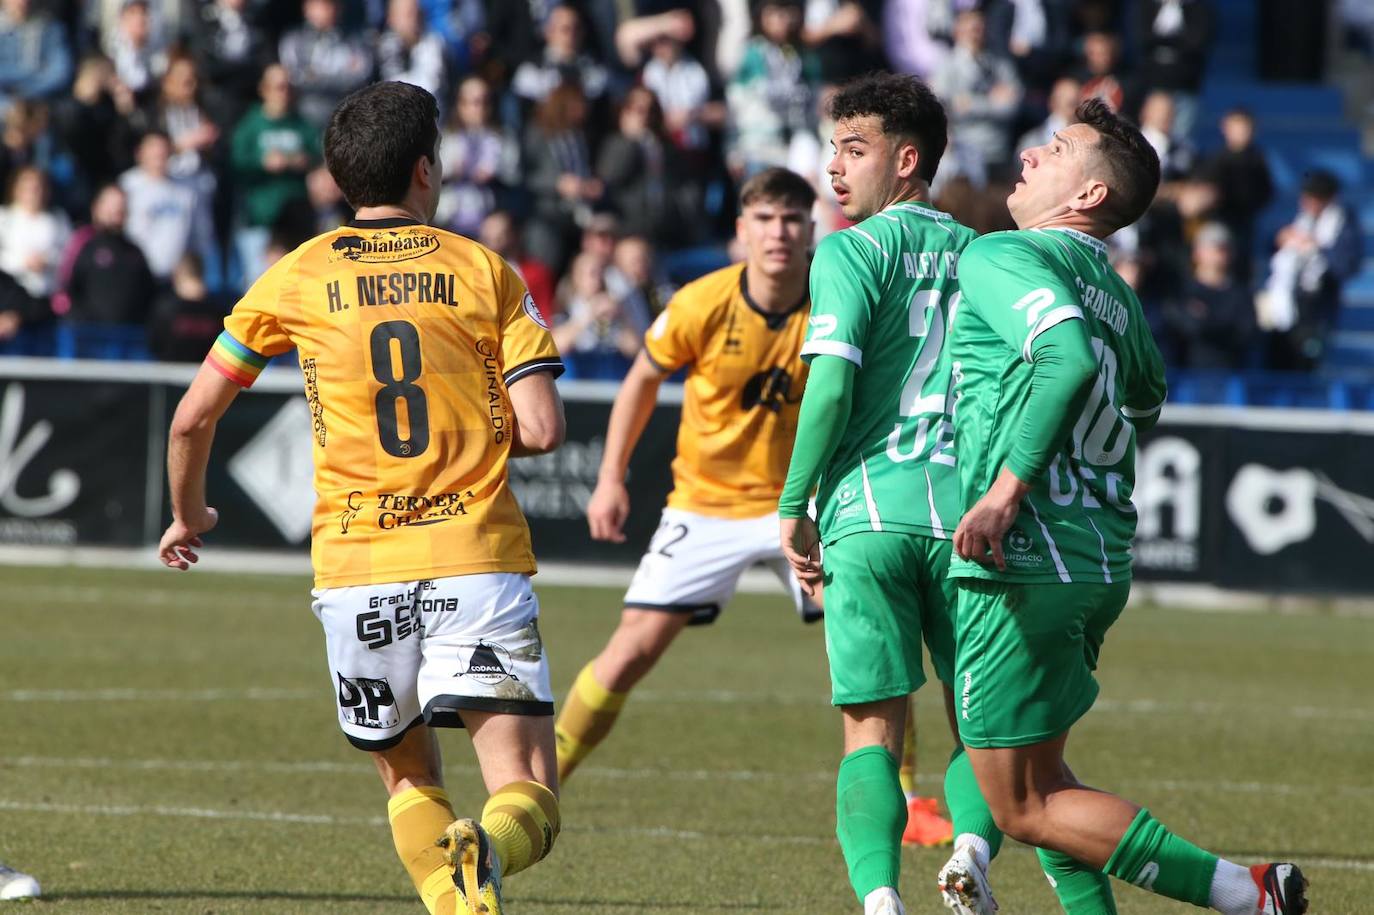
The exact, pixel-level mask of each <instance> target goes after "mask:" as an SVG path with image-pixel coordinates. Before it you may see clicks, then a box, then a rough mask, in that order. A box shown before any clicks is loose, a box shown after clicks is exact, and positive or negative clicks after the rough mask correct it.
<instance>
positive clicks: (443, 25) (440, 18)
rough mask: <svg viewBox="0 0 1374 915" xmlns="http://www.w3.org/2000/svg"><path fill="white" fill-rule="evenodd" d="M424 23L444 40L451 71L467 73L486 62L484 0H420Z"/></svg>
mask: <svg viewBox="0 0 1374 915" xmlns="http://www.w3.org/2000/svg"><path fill="white" fill-rule="evenodd" d="M420 8H421V9H422V10H424V15H425V22H427V23H429V27H430V28H432V29H434V30H435V31H437V32H438V33H439V35H440V36H441V37H442V38H443V39H444V46H445V49H446V50H445V56H446V57H447V59H448V62H449V65H450V67H451V69H452V71H453V72H454V73H468V72H470V71H472V70H473V69H474V63H476V62H485V60H486V57H487V52H488V50H489V49H490V48H491V36H490V35H489V34H488V33H487V4H486V2H485V0H421V3H420Z"/></svg>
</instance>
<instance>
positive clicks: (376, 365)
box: [371, 321, 429, 458]
mask: <svg viewBox="0 0 1374 915" xmlns="http://www.w3.org/2000/svg"><path fill="white" fill-rule="evenodd" d="M371 349H372V377H373V378H376V379H377V381H379V382H381V385H382V386H381V388H379V389H378V391H377V401H376V404H377V410H376V412H377V438H378V440H379V441H380V442H381V445H382V450H384V451H385V452H386V453H387V454H389V455H391V456H393V457H401V458H413V457H417V456H419V455H421V454H423V453H424V452H425V449H426V448H428V447H429V401H428V400H427V399H426V398H425V389H424V388H422V387H420V386H419V385H418V384H416V383H415V382H416V381H418V380H419V378H420V371H421V368H422V366H421V363H420V332H419V331H418V330H416V329H415V325H414V324H411V323H410V322H409V321H384V322H383V323H381V324H378V325H377V326H376V327H374V328H372V337H371ZM402 403H404V404H405V427H406V437H405V438H402V437H401V406H400V405H401V404H402Z"/></svg>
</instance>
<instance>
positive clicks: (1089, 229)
mask: <svg viewBox="0 0 1374 915" xmlns="http://www.w3.org/2000/svg"><path fill="white" fill-rule="evenodd" d="M1017 228H1018V229H1076V230H1077V231H1079V232H1082V233H1083V234H1084V235H1091V236H1092V237H1093V238H1096V239H1103V238H1106V237H1107V236H1108V235H1111V234H1112V233H1111V232H1108V231H1107V230H1106V228H1105V227H1104V226H1101V225H1099V224H1098V223H1096V222H1094V221H1093V219H1092V217H1090V216H1087V215H1086V214H1084V213H1082V212H1080V211H1078V210H1069V211H1068V212H1067V213H1063V212H1060V213H1055V212H1050V213H1046V214H1045V215H1044V216H1042V217H1040V218H1039V219H1032V220H1028V221H1027V223H1026V224H1025V225H1020V224H1018V225H1017Z"/></svg>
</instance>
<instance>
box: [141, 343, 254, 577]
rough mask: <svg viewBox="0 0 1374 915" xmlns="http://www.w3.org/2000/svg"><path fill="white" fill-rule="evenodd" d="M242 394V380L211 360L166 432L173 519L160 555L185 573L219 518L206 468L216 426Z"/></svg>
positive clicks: (195, 559) (202, 369)
mask: <svg viewBox="0 0 1374 915" xmlns="http://www.w3.org/2000/svg"><path fill="white" fill-rule="evenodd" d="M238 392H239V385H238V383H237V382H234V381H230V380H229V379H228V378H226V377H225V376H224V375H223V374H221V372H220V370H219V369H217V368H215V367H213V366H211V365H209V364H208V363H207V364H204V365H202V366H201V367H200V371H199V372H197V373H196V377H195V380H194V381H192V382H191V387H190V388H188V389H187V391H186V393H185V394H184V395H183V396H182V398H181V403H179V404H177V410H176V414H175V415H174V416H173V417H172V428H171V429H170V431H169V432H168V434H167V480H168V484H169V485H170V487H171V493H172V523H171V525H170V526H169V527H168V528H167V531H166V533H164V534H163V535H162V541H161V542H160V543H159V544H158V548H157V551H158V558H159V559H161V560H162V563H163V565H165V566H167V567H168V568H172V569H181V570H183V571H184V570H186V569H189V568H190V567H191V565H190V564H191V563H193V562H196V561H198V560H199V557H198V556H197V555H196V553H195V549H196V548H198V547H200V546H201V545H202V542H201V539H200V535H201V534H204V533H205V532H206V531H208V530H210V529H211V528H213V527H214V526H215V523H216V522H217V521H218V520H219V514H218V512H216V511H215V510H214V509H213V508H211V507H210V506H208V505H206V504H205V468H206V466H207V465H208V464H209V462H210V444H211V443H212V442H213V441H214V438H215V426H216V425H217V424H218V423H219V419H220V417H221V416H223V415H224V411H225V410H227V409H229V404H231V403H233V401H234V398H235V397H236V396H237V395H238Z"/></svg>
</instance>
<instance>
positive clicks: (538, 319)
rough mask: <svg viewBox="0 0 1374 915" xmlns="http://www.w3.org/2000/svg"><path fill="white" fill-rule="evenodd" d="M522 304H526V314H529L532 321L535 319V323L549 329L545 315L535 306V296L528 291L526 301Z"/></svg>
mask: <svg viewBox="0 0 1374 915" xmlns="http://www.w3.org/2000/svg"><path fill="white" fill-rule="evenodd" d="M521 305H523V306H524V308H525V314H527V315H529V319H530V320H531V321H533V322H534V323H535V324H538V325H539V326H540V327H542V328H544V329H545V330H548V329H549V323H548V322H547V321H545V320H544V316H543V315H541V314H540V313H539V309H538V308H537V307H535V304H534V296H532V295H530V294H529V293H528V292H527V293H525V301H524V302H522V303H521Z"/></svg>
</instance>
